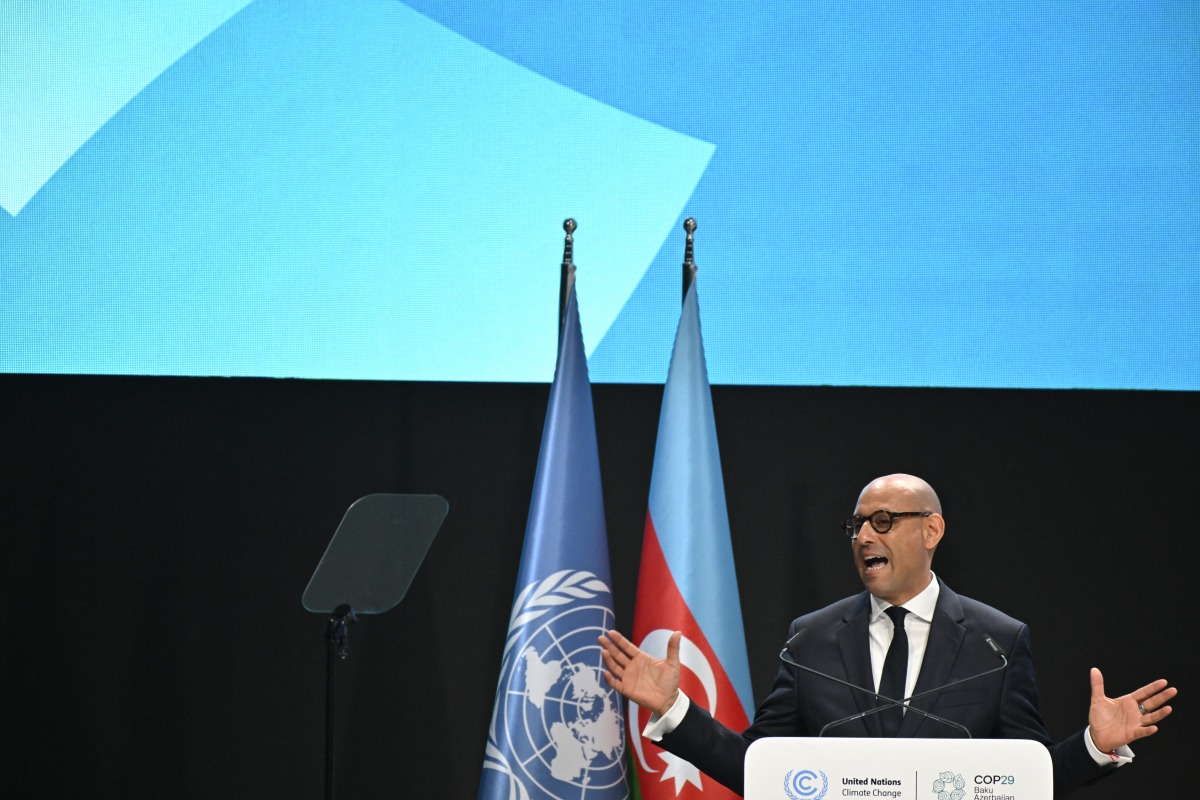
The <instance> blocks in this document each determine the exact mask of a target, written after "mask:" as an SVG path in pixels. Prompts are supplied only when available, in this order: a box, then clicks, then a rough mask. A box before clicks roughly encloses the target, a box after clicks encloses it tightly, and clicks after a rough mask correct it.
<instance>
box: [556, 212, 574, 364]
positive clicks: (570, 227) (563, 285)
mask: <svg viewBox="0 0 1200 800" xmlns="http://www.w3.org/2000/svg"><path fill="white" fill-rule="evenodd" d="M577 227H578V226H577V225H576V224H575V220H573V219H572V218H570V217H567V218H566V219H565V220H563V230H564V231H566V232H567V237H566V240H565V241H564V242H563V260H562V275H561V276H560V277H559V282H558V339H559V341H560V342H561V341H562V334H563V322H564V321H565V320H566V314H567V297H568V296H570V294H571V288H572V287H573V286H574V285H575V264H574V262H573V261H572V257H573V256H572V252H571V251H572V245H573V244H574V241H575V238H574V236H573V234H574V233H575V228H577Z"/></svg>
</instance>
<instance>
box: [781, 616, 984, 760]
mask: <svg viewBox="0 0 1200 800" xmlns="http://www.w3.org/2000/svg"><path fill="white" fill-rule="evenodd" d="M806 630H807V629H806V628H801V629H800V630H798V631H796V633H795V635H793V636H792V638H790V639H788V640H787V643H786V644H785V645H784V646H783V649H782V650H780V651H779V660H780V661H782V662H783V663H785V664H788V665H789V666H793V667H796V668H797V669H802V670H804V671H805V672H808V673H811V674H813V675H816V676H818V677H820V678H825V679H826V680H830V681H833V682H834V683H837V684H840V685H842V686H846V687H848V688H850V689H854V690H855V691H858V692H862V693H863V694H869V695H870V696H871V697H873V698H875V701H876V702H877V703H879V705H876V706H874V707H873V708H869V709H867V710H866V711H861V712H859V713H857V714H851V715H849V716H846V717H842V718H841V719H835V720H833V721H832V722H829V723H827V724H826V725H825V726H824V727H823V728H821V731H820V732H819V733H818V734H817V736H824V735H825V732H826V731H828V730H829V729H830V728H835V727H837V726H838V725H843V724H845V723H847V722H852V721H854V720H856V719H862V718H863V717H867V716H870V715H871V714H877V713H879V712H880V711H885V710H887V709H889V708H894V707H896V706H905V710H906V711H915V712H916V713H918V714H920V715H921V716H923V717H927V718H929V719H931V720H934V721H935V722H940V723H942V724H943V725H949V726H950V727H952V728H956V729H958V730H960V731H962V732H963V733H964V734H965V735H966V737H967V738H968V739H970V738H972V737H971V732H970V731H969V730H967V728H966V726H965V725H962V724H960V723H958V722H954V721H953V720H949V719H946V718H945V717H941V716H938V715H937V714H934V713H931V712H929V711H926V710H925V709H923V708H917V707H916V706H913V705H909V704H910V703H911V702H912V701H913V700H919V699H921V698H922V697H928V696H929V695H931V694H937V693H938V692H943V691H945V690H946V689H949V688H951V687H953V686H958V685H959V684H961V683H966V682H968V681H973V680H977V679H979V678H983V677H986V676H988V675H991V674H992V673H994V672H1000V671H1002V670H1005V669H1007V668H1008V656H1007V655H1005V653H1004V648H1002V647H1001V646H1000V645H998V644H997V643H996V640H995V639H993V638H992V637H991V636H989V635H988V634H986V633H985V634H984V635H983V639H984V641H985V642H987V644H988V647H990V648H991V650H992V652H993V653H995V654H996V655H997V656H999V657H1000V660H1001V664H1000V665H999V666H996V667H992V668H990V669H986V670H984V671H983V672H979V673H976V674H975V675H968V676H967V677H965V678H958V679H956V680H953V681H950V682H949V683H944V684H942V685H941V686H935V687H934V688H932V689H926V690H925V691H923V692H917V693H916V694H914V695H911V696H909V697H906V698H904V699H903V700H894V699H892V698H890V697H884V696H883V695H881V694H879V693H878V692H875V691H872V690H870V689H867V688H864V687H862V686H859V685H858V684H854V683H850V682H849V681H845V680H842V679H841V678H839V677H837V676H835V675H830V674H829V673H827V672H822V671H820V670H819V669H814V668H813V667H810V666H808V665H806V664H801V663H799V662H798V661H795V660H793V659H791V658H788V655H787V653H788V651H789V650H791V649H792V647H794V646H795V644H796V643H797V642H799V641H800V639H801V637H802V636H803V635H804V633H805V631H806Z"/></svg>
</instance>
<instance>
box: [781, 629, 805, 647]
mask: <svg viewBox="0 0 1200 800" xmlns="http://www.w3.org/2000/svg"><path fill="white" fill-rule="evenodd" d="M806 630H808V628H801V629H800V630H798V631H796V632H795V633H794V634H792V638H790V639H788V640H787V644H785V645H784V646H783V649H784V650H791V649H792V648H793V647H794V646H795V645H796V643H797V642H799V641H800V638H801V637H802V636H804V632H805V631H806Z"/></svg>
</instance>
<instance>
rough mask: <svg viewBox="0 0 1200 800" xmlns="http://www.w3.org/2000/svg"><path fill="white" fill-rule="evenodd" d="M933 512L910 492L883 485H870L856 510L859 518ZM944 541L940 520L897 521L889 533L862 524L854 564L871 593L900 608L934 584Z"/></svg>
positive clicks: (893, 484) (897, 485)
mask: <svg viewBox="0 0 1200 800" xmlns="http://www.w3.org/2000/svg"><path fill="white" fill-rule="evenodd" d="M883 509H886V510H888V511H930V510H932V509H928V508H924V507H922V506H921V505H920V504H919V503H918V500H917V498H915V497H914V496H913V494H912V493H911V492H910V491H907V489H906V487H905V486H904V485H903V484H902V483H899V482H896V481H887V480H879V481H875V482H874V483H872V484H870V485H869V486H867V488H866V489H864V490H863V493H862V495H861V496H860V497H859V498H858V506H857V507H856V508H855V509H854V513H855V515H857V516H861V517H869V516H870V515H871V514H874V513H875V512H876V511H880V510H883ZM940 538H941V516H940V515H937V514H935V515H933V516H930V517H897V518H895V519H893V520H892V528H891V530H889V531H888V532H887V533H876V532H875V529H874V528H872V527H871V523H870V522H866V523H864V524H863V526H862V529H861V530H860V531H859V532H858V538H857V539H855V540H853V542H852V543H851V547H852V548H853V550H854V565H855V567H856V568H857V569H858V577H859V578H860V579H861V580H862V582H863V585H864V586H866V587H867V591H869V592H870V593H871V594H873V595H875V596H876V597H878V598H880V599H881V600H886V601H887V602H889V603H891V604H892V605H901V604H902V603H905V602H907V601H909V600H911V599H912V598H913V597H915V596H916V595H918V594H920V593H921V591H922V590H924V589H925V587H926V586H928V585H929V579H930V571H929V568H930V565H931V564H932V563H933V550H934V548H935V547H936V546H937V543H938V541H939V540H940Z"/></svg>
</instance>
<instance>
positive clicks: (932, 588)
mask: <svg viewBox="0 0 1200 800" xmlns="http://www.w3.org/2000/svg"><path fill="white" fill-rule="evenodd" d="M929 574H930V575H931V576H932V577H931V579H930V581H929V585H928V586H926V587H925V588H924V589H922V590H921V593H920V594H918V595H917V596H916V597H914V598H912V599H911V600H909V601H908V602H907V603H905V604H904V607H905V608H907V609H908V611H909V613H910V614H913V615H914V616H916V617H917V619H920V620H923V621H925V622H930V623H932V622H933V610H934V608H935V607H936V606H937V601H938V594H939V593H940V592H941V586H940V585H939V584H938V579H937V575H934V574H933V571H932V570H930V573H929ZM891 607H892V604H891V603H889V602H887V601H886V600H880V599H879V598H878V597H876V596H875V595H871V621H872V622H874V621H876V620H877V619H879V618H880V617H882V616H883V612H884V611H885V610H886V609H888V608H891Z"/></svg>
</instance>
